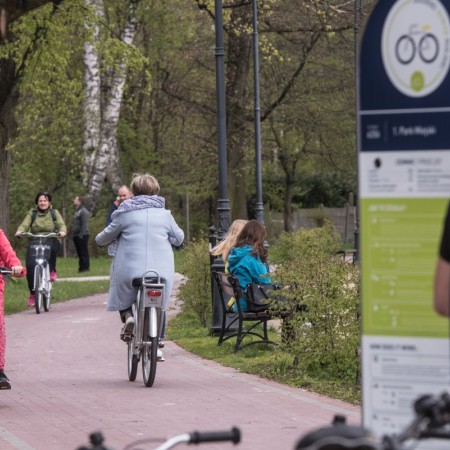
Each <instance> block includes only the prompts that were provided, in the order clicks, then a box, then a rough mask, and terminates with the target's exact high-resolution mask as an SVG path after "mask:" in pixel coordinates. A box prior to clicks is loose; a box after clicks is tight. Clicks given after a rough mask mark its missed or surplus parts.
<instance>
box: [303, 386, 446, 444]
mask: <svg viewBox="0 0 450 450" xmlns="http://www.w3.org/2000/svg"><path fill="white" fill-rule="evenodd" d="M414 413H415V417H414V419H413V420H412V421H411V422H410V423H409V424H408V425H407V426H406V427H405V428H404V430H403V431H402V432H401V433H399V434H398V435H384V436H382V438H381V439H379V440H378V439H376V438H375V437H374V436H373V435H372V434H371V433H370V432H369V431H368V430H367V429H365V428H363V427H360V426H349V425H346V424H345V417H343V416H335V417H334V420H333V423H332V426H331V427H325V428H321V429H319V430H316V431H313V432H311V433H308V434H307V435H305V436H303V437H302V438H301V439H300V440H299V441H298V443H297V445H296V447H295V449H296V450H331V449H332V450H410V449H411V446H409V447H406V446H405V445H404V444H405V443H406V442H409V441H416V442H417V441H420V440H422V439H446V440H450V428H449V426H450V394H449V393H448V392H444V393H442V394H441V395H439V396H434V395H423V396H421V397H419V398H418V399H417V400H416V401H415V402H414Z"/></svg>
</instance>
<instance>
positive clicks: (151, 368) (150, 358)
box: [142, 308, 158, 387]
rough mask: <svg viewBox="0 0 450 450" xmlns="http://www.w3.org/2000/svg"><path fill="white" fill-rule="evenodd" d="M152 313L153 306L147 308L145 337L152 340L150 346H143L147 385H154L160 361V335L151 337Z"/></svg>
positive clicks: (143, 374) (144, 371) (143, 366)
mask: <svg viewBox="0 0 450 450" xmlns="http://www.w3.org/2000/svg"><path fill="white" fill-rule="evenodd" d="M155 312H156V311H154V312H153V313H155ZM151 313H152V308H145V316H144V331H143V337H144V341H147V342H150V347H148V346H146V345H144V346H143V347H142V376H143V378H144V384H145V386H147V387H152V386H153V383H154V382H155V376H156V364H157V362H158V336H156V337H150V314H151Z"/></svg>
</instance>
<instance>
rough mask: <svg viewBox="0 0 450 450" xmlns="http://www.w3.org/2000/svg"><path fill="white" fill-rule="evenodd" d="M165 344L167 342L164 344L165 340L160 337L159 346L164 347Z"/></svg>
mask: <svg viewBox="0 0 450 450" xmlns="http://www.w3.org/2000/svg"><path fill="white" fill-rule="evenodd" d="M164 345H165V344H164V341H163V340H162V339H159V340H158V347H159V348H164Z"/></svg>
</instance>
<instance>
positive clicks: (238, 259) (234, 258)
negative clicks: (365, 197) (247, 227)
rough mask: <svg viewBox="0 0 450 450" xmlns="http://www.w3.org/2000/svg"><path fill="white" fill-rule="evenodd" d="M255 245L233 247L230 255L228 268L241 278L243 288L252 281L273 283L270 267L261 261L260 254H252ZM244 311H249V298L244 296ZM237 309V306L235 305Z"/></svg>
mask: <svg viewBox="0 0 450 450" xmlns="http://www.w3.org/2000/svg"><path fill="white" fill-rule="evenodd" d="M252 250H253V247H252V246H251V245H243V246H242V247H233V248H232V249H231V252H230V254H229V255H228V260H227V262H228V266H227V269H228V271H229V272H230V273H231V275H233V276H235V277H236V278H237V279H238V280H239V285H240V287H241V289H242V290H245V288H246V287H247V285H249V284H251V283H259V284H271V283H272V281H271V279H270V274H269V268H268V267H267V265H266V264H264V263H263V262H262V261H261V258H260V257H259V256H255V255H252V254H251V252H252ZM239 303H240V305H241V309H242V311H247V309H248V307H247V300H246V299H245V298H244V297H242V298H240V299H239ZM233 310H235V311H237V306H236V305H234V306H233Z"/></svg>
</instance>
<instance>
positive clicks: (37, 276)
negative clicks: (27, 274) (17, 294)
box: [34, 267, 43, 314]
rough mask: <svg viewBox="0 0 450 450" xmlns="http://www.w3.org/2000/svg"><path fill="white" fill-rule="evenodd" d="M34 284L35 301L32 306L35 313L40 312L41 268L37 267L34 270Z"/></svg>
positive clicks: (41, 295)
mask: <svg viewBox="0 0 450 450" xmlns="http://www.w3.org/2000/svg"><path fill="white" fill-rule="evenodd" d="M34 286H35V291H34V292H35V297H36V298H35V301H34V307H35V309H36V314H40V313H41V309H42V297H43V294H42V269H41V268H40V267H38V268H37V269H36V271H35V272H34Z"/></svg>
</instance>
